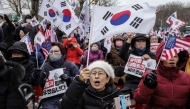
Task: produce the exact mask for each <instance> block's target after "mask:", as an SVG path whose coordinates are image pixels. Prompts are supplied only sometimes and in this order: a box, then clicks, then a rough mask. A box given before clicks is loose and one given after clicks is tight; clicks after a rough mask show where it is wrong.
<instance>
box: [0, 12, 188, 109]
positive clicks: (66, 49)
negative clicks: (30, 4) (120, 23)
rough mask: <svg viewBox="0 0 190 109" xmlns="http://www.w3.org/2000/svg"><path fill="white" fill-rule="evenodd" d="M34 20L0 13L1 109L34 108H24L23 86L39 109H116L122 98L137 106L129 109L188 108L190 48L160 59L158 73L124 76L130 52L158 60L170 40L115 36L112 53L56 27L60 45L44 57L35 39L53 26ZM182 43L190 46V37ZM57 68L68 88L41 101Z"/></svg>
mask: <svg viewBox="0 0 190 109" xmlns="http://www.w3.org/2000/svg"><path fill="white" fill-rule="evenodd" d="M31 19H32V16H30V15H26V16H25V18H24V19H23V22H18V21H15V20H14V21H10V20H9V18H8V17H7V15H0V51H1V52H2V53H3V55H0V89H1V90H0V109H25V108H26V107H27V108H28V109H33V106H31V105H34V104H32V103H28V105H27V106H26V107H22V104H23V98H22V96H19V95H21V94H20V93H19V92H18V87H19V86H20V85H22V84H28V85H30V86H31V87H33V88H34V93H35V96H37V99H35V102H36V104H38V105H35V106H38V107H39V108H41V109H114V105H115V104H114V98H115V97H118V96H119V95H122V94H125V95H126V94H129V95H130V98H131V100H133V101H134V102H135V103H134V104H133V107H129V108H131V109H133V108H134V109H185V108H186V109H190V75H189V74H190V50H185V51H180V52H179V53H178V54H177V55H175V56H174V57H172V58H171V59H169V60H164V61H160V62H159V64H158V67H157V69H156V70H147V71H146V72H145V73H144V74H143V75H142V77H141V78H140V77H136V76H134V75H131V74H127V73H125V72H124V69H125V65H126V63H127V61H128V59H129V56H130V54H133V55H135V56H139V57H142V59H143V60H148V59H155V60H156V62H158V61H159V59H160V56H161V54H162V50H163V49H164V45H165V43H166V42H165V41H164V40H162V38H160V37H158V36H157V35H155V34H154V35H148V36H147V35H145V34H139V33H136V34H135V35H134V33H131V32H127V33H123V34H117V35H115V36H114V37H113V40H112V44H111V50H110V52H109V53H108V52H107V49H106V48H105V47H104V39H103V40H101V41H98V42H95V43H93V44H91V45H89V39H88V37H83V38H80V34H78V33H77V30H74V37H71V35H69V36H67V35H65V34H64V32H62V31H60V30H59V28H56V27H55V28H53V29H54V30H55V32H56V35H57V38H58V42H51V43H50V44H49V45H48V43H44V44H45V45H46V47H47V49H49V50H48V51H49V53H48V57H47V58H46V56H45V55H44V54H43V52H42V49H41V50H40V51H39V52H38V53H37V54H36V48H35V44H34V43H35V42H34V37H35V35H36V34H37V33H38V32H39V31H40V32H42V33H43V34H45V33H46V31H47V30H48V29H50V26H51V24H50V23H48V24H47V25H46V29H45V30H44V29H43V28H42V25H40V24H39V25H37V26H34V27H33V26H32V25H31V24H30V21H31ZM25 35H29V38H30V41H31V45H32V49H33V52H31V53H29V52H28V49H27V45H26V44H25V43H24V42H20V40H21V39H22V38H23V37H24V36H25ZM184 40H186V41H189V42H190V36H186V37H185V39H184ZM151 43H160V44H159V46H158V48H157V51H156V53H153V52H151V50H150V46H151ZM88 47H90V48H88ZM88 49H90V50H89V57H88ZM5 60H6V61H5ZM87 61H88V62H89V63H88V65H87ZM58 68H62V69H63V71H64V73H63V74H62V75H61V76H59V78H61V81H63V82H66V84H67V86H68V89H67V90H66V91H65V92H64V93H61V94H57V95H53V96H51V97H48V98H44V99H41V101H40V102H39V101H38V100H39V99H40V97H39V96H42V94H43V89H44V86H45V85H46V82H47V79H48V76H49V75H50V71H52V70H55V69H58ZM30 99H32V98H30ZM30 102H32V101H30Z"/></svg>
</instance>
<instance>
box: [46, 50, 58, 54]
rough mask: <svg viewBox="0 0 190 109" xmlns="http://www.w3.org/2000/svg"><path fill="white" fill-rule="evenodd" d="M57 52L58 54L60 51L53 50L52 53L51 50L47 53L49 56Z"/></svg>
mask: <svg viewBox="0 0 190 109" xmlns="http://www.w3.org/2000/svg"><path fill="white" fill-rule="evenodd" d="M59 52H60V50H54V51H53V50H52V51H50V52H49V54H53V53H55V54H58V53H59Z"/></svg>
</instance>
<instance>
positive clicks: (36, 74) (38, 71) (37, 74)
mask: <svg viewBox="0 0 190 109" xmlns="http://www.w3.org/2000/svg"><path fill="white" fill-rule="evenodd" d="M41 72H42V70H41V69H39V68H36V69H35V70H34V75H35V77H36V78H39V77H40V74H41Z"/></svg>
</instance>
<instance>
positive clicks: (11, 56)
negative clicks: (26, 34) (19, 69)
mask: <svg viewBox="0 0 190 109" xmlns="http://www.w3.org/2000/svg"><path fill="white" fill-rule="evenodd" d="M4 55H5V58H6V59H7V60H9V61H12V62H17V63H19V64H21V65H23V66H24V68H25V70H26V71H27V72H26V74H25V75H24V78H23V80H22V82H24V83H27V84H30V82H29V79H30V76H31V74H32V73H33V72H34V64H33V62H32V61H30V54H29V52H28V49H27V46H26V43H25V42H20V41H18V42H15V43H14V44H13V46H11V47H9V48H8V50H7V51H6V52H5V54H4Z"/></svg>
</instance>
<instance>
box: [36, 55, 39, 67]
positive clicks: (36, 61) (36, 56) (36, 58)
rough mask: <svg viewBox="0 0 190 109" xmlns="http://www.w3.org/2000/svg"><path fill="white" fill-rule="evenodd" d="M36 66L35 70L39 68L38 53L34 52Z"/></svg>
mask: <svg viewBox="0 0 190 109" xmlns="http://www.w3.org/2000/svg"><path fill="white" fill-rule="evenodd" d="M36 66H37V68H39V66H38V52H36Z"/></svg>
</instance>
